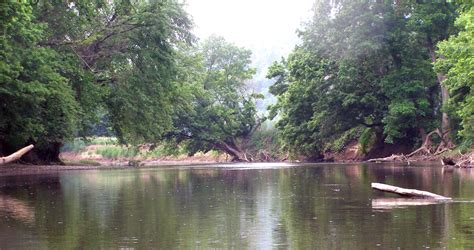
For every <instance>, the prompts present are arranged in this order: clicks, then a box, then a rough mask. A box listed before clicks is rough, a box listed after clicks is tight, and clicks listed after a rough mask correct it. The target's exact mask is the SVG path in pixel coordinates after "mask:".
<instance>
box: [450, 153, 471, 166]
mask: <svg viewBox="0 0 474 250" xmlns="http://www.w3.org/2000/svg"><path fill="white" fill-rule="evenodd" d="M454 166H455V167H458V168H472V167H474V151H473V152H471V153H470V154H469V153H468V154H465V155H462V156H461V157H460V158H459V160H458V161H457V162H456V163H455V164H454Z"/></svg>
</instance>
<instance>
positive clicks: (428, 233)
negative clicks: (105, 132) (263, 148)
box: [0, 164, 474, 249]
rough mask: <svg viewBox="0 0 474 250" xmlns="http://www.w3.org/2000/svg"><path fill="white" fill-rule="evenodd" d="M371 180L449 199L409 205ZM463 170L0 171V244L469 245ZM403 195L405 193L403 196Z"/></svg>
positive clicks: (470, 193)
mask: <svg viewBox="0 0 474 250" xmlns="http://www.w3.org/2000/svg"><path fill="white" fill-rule="evenodd" d="M371 182H383V183H388V184H393V185H398V186H403V187H407V188H417V189H423V190H427V191H431V192H435V193H438V194H441V195H445V196H450V197H453V198H454V201H455V202H453V203H438V204H436V203H435V204H432V203H425V204H424V205H414V204H410V201H405V202H404V200H402V201H400V200H393V199H392V197H396V196H394V195H390V194H384V193H380V192H377V191H373V190H371V189H370V183H371ZM472 200H474V169H455V170H453V171H451V172H446V171H443V169H442V168H441V167H439V166H431V165H420V166H410V167H405V166H400V165H363V164H355V165H347V164H346V165H341V164H329V165H328V164H312V165H311V164H304V165H285V164H249V165H208V166H195V167H169V168H150V169H127V170H84V171H68V172H59V173H53V174H41V175H21V176H2V177H0V248H1V249H10V248H30V249H31V248H34V249H41V248H55V249H68V248H87V249H90V248H94V249H95V248H122V247H125V248H161V249H172V248H252V249H268V248H284V249H286V248H293V249H311V248H312V249H315V248H317V249H327V248H336V249H367V248H369V249H371V248H383V249H396V248H402V249H406V248H415V249H420V248H449V249H454V248H461V247H464V248H474V203H472V202H471V201H472ZM407 202H408V203H407Z"/></svg>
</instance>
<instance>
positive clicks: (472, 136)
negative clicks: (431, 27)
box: [435, 4, 474, 144]
mask: <svg viewBox="0 0 474 250" xmlns="http://www.w3.org/2000/svg"><path fill="white" fill-rule="evenodd" d="M473 20H474V6H473V5H472V4H465V5H463V6H462V13H461V15H460V16H459V18H458V19H457V20H456V25H457V27H458V28H459V29H460V32H459V33H458V34H457V35H454V36H451V37H450V38H449V39H448V40H446V41H443V42H441V43H439V44H438V47H439V51H438V53H439V54H440V55H441V59H439V60H437V61H436V63H435V66H436V68H437V71H438V72H439V73H440V74H445V75H446V77H447V79H446V80H445V81H444V82H443V85H444V86H446V88H447V89H448V90H449V92H450V95H451V99H450V103H451V105H450V106H451V107H452V108H453V109H454V110H455V112H456V114H457V115H458V116H459V117H460V118H461V126H462V130H461V131H460V135H461V136H462V137H463V139H464V140H466V142H467V144H472V143H473V141H474V21H473Z"/></svg>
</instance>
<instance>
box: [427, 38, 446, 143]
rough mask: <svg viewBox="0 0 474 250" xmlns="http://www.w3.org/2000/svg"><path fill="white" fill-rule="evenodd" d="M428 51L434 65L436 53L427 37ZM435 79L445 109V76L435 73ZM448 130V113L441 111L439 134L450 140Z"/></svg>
mask: <svg viewBox="0 0 474 250" xmlns="http://www.w3.org/2000/svg"><path fill="white" fill-rule="evenodd" d="M428 51H429V54H430V58H431V62H433V63H435V62H436V53H435V48H434V44H433V41H432V39H431V38H430V37H428ZM436 77H437V78H438V83H439V86H440V89H441V105H442V107H445V106H446V105H447V104H448V101H449V92H448V89H447V88H446V87H445V86H444V85H443V81H444V80H446V76H444V75H443V74H441V73H437V74H436ZM450 130H451V127H450V120H449V116H448V113H446V112H445V111H442V115H441V132H442V133H443V134H444V133H447V138H450V135H449V133H450V132H449V131H450ZM448 140H449V144H451V143H452V142H451V139H448Z"/></svg>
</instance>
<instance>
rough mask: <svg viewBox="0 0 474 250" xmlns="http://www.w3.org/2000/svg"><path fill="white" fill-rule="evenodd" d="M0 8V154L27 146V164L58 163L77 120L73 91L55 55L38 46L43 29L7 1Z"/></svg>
mask: <svg viewBox="0 0 474 250" xmlns="http://www.w3.org/2000/svg"><path fill="white" fill-rule="evenodd" d="M0 8H1V9H0V11H1V13H2V15H1V16H2V18H1V34H2V39H1V41H0V58H1V60H0V152H1V153H2V154H9V153H11V152H14V151H15V150H17V149H18V148H20V147H23V146H24V145H26V144H29V143H33V144H35V145H36V149H35V150H34V154H30V155H29V156H30V160H32V161H48V162H49V161H58V160H59V158H58V156H59V146H60V145H61V143H62V142H63V141H64V140H65V139H67V138H70V137H71V136H72V135H73V132H74V128H75V125H76V123H77V119H78V112H77V110H78V103H77V101H76V99H75V96H74V92H73V91H72V89H71V85H70V84H69V82H68V79H67V78H65V77H63V76H62V75H61V73H60V72H61V69H62V68H63V66H62V65H61V62H60V60H59V58H60V56H59V55H58V54H57V53H56V52H55V51H54V50H52V49H49V48H44V47H40V46H39V42H40V41H41V40H42V39H44V29H45V25H43V24H38V23H34V22H33V20H34V16H33V14H32V9H31V6H29V5H27V4H24V3H22V2H17V1H7V2H6V3H4V4H2V5H0Z"/></svg>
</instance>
